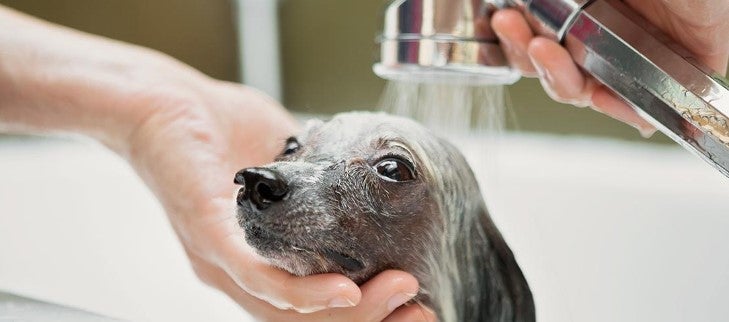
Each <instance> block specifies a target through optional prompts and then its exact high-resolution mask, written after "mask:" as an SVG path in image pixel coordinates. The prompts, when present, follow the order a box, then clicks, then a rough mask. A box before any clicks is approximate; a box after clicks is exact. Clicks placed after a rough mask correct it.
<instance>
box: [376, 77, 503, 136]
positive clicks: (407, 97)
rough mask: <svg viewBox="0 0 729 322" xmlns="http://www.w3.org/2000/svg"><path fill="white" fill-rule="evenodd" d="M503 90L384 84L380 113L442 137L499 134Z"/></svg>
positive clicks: (405, 83) (412, 83) (400, 82)
mask: <svg viewBox="0 0 729 322" xmlns="http://www.w3.org/2000/svg"><path fill="white" fill-rule="evenodd" d="M504 92H505V90H504V86H501V85H495V86H493V85H492V86H472V85H464V84H451V83H417V82H406V81H388V82H387V85H386V86H385V90H384V91H383V93H382V97H381V99H380V109H381V110H382V111H385V112H388V113H391V114H395V115H400V116H407V117H410V118H412V119H415V120H416V121H418V122H420V123H421V124H423V125H425V126H426V127H428V128H429V129H431V130H432V131H434V132H435V133H437V134H439V135H441V136H445V137H449V138H450V137H452V136H463V135H470V134H483V133H482V132H499V131H501V130H503V127H504V123H505V117H504V108H505V106H506V102H505V95H504Z"/></svg>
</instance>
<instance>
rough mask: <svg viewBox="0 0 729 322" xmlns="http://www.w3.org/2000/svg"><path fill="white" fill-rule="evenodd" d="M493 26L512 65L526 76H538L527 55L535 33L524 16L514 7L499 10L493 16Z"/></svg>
mask: <svg viewBox="0 0 729 322" xmlns="http://www.w3.org/2000/svg"><path fill="white" fill-rule="evenodd" d="M491 27H492V28H493V29H494V32H496V36H497V37H499V41H500V43H501V47H502V49H503V50H504V54H505V55H506V59H507V60H509V63H510V64H511V66H513V67H514V68H516V69H518V70H519V71H520V72H521V73H522V75H524V76H529V77H534V76H536V75H537V74H536V70H535V69H534V66H532V62H531V60H530V59H529V56H528V55H527V48H528V46H529V41H531V40H532V38H534V34H533V33H532V30H531V28H529V24H528V23H527V21H526V19H524V16H523V15H522V14H521V13H519V12H518V11H516V10H513V9H502V10H498V11H496V13H494V15H493V17H492V18H491Z"/></svg>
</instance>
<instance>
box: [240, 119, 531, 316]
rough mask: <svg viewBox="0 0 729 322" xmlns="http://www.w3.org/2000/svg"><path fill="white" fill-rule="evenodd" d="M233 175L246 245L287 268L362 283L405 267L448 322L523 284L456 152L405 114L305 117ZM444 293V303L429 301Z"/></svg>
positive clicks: (466, 169) (469, 173)
mask: <svg viewBox="0 0 729 322" xmlns="http://www.w3.org/2000/svg"><path fill="white" fill-rule="evenodd" d="M235 182H236V183H238V184H241V185H243V188H241V189H240V191H239V193H238V199H237V200H238V219H239V223H240V225H241V226H242V227H243V228H244V229H245V233H246V240H247V241H248V243H249V244H250V245H251V246H252V247H253V248H255V249H256V251H257V252H258V253H259V254H260V255H262V256H263V257H265V258H267V259H268V260H270V262H271V263H272V264H273V265H275V266H277V267H280V268H282V269H284V270H287V271H289V272H291V273H293V274H296V275H309V274H316V273H325V272H335V273H341V274H344V275H346V276H348V277H350V278H351V279H352V280H354V281H355V282H357V283H362V282H364V281H366V280H367V279H369V278H370V277H372V276H373V275H375V274H376V273H378V272H380V271H383V270H385V269H389V268H395V269H402V270H405V271H408V272H411V273H413V274H414V275H415V276H416V277H417V278H418V279H419V280H420V282H421V287H422V288H423V289H424V290H425V294H423V295H424V296H423V297H424V299H423V300H424V301H426V302H428V303H429V304H430V305H432V306H435V309H436V310H437V311H438V312H439V315H440V316H441V318H443V317H446V318H447V319H451V318H453V319H462V318H465V317H474V314H475V315H476V316H481V315H479V313H464V312H465V311H467V310H472V309H473V308H472V307H478V306H480V305H482V304H483V301H485V299H484V297H485V296H486V295H487V294H486V293H493V294H494V295H492V296H490V299H488V300H489V301H491V302H493V301H497V302H498V301H503V299H500V298H501V297H503V296H504V295H503V294H502V293H504V292H506V293H514V291H513V290H511V288H513V287H512V284H513V283H512V282H513V281H512V278H514V277H516V279H517V280H518V281H517V283H518V282H521V281H523V277H522V276H521V271H519V269H518V266H516V264H515V262H514V260H513V256H512V255H511V252H510V251H509V249H508V247H506V245H505V244H504V243H503V240H502V239H501V236H500V235H499V233H498V231H497V230H496V228H495V227H494V226H493V223H492V222H491V220H490V218H489V217H488V214H487V213H486V210H485V207H484V203H483V200H482V197H481V194H480V192H479V190H478V185H477V183H476V181H475V179H474V177H473V174H472V172H471V170H470V168H469V167H468V165H467V163H466V162H465V160H464V159H463V157H462V156H461V155H460V153H458V152H457V150H456V149H455V148H454V147H453V146H452V145H450V144H449V143H447V142H446V141H444V140H442V139H440V138H438V137H436V136H433V135H432V134H430V133H429V132H428V131H427V130H426V129H425V128H423V127H422V126H420V125H419V124H417V123H415V122H413V121H411V120H408V119H404V118H399V117H394V116H389V115H385V114H373V113H346V114H340V115H338V116H336V117H334V118H333V119H332V120H331V121H329V122H327V123H322V122H310V123H309V124H308V126H307V128H306V130H305V131H304V133H302V134H301V135H300V136H298V137H292V138H290V139H288V140H287V141H286V144H285V148H284V149H283V152H282V153H281V155H280V156H279V157H278V158H277V159H276V160H275V162H273V163H271V164H269V165H267V166H265V167H257V168H248V169H244V170H241V171H240V172H238V173H237V174H236V177H235ZM493 258H497V259H498V260H496V261H494V260H492V259H493ZM512 262H513V265H507V266H514V267H507V268H504V263H507V264H509V263H512ZM514 269H515V270H516V272H513V271H514ZM505 270H506V272H505ZM489 271H493V272H494V273H493V274H492V276H484V274H489ZM497 271H498V272H497ZM515 274H516V275H518V276H516V275H515ZM495 275H499V276H497V277H495ZM502 275H503V276H502ZM519 278H521V280H519ZM461 279H477V280H470V281H462V280H461ZM481 280H483V281H481ZM464 283H477V285H478V286H477V288H481V287H490V288H492V289H493V290H492V291H493V292H491V290H480V289H476V290H468V289H467V288H465V286H463V285H464ZM484 283H485V284H488V285H485V284H484ZM523 284H524V285H523V286H526V282H525V281H524V282H523ZM517 286H518V288H519V290H517V292H516V293H519V294H517V295H520V294H521V293H523V290H522V287H521V285H517ZM445 288H448V290H447V291H446V293H450V295H448V294H445V295H444V296H450V297H451V299H450V300H443V299H435V298H434V297H438V296H439V295H437V294H434V293H437V292H436V291H435V290H439V291H445ZM526 292H528V288H527V289H526ZM458 293H463V294H461V295H459V294H458ZM474 293H477V294H479V296H473V294H474ZM482 293H484V294H483V295H484V296H480V295H482ZM497 297H498V298H497ZM460 298H462V299H463V300H462V301H460V303H459V299H460ZM529 300H531V297H529ZM471 302H473V303H471ZM499 303H500V304H498V305H502V306H503V303H501V302H499ZM488 304H493V303H488ZM515 305H516V304H515ZM516 306H518V305H516ZM516 309H517V308H516V307H514V305H512V306H509V308H507V311H510V312H511V316H514V314H513V313H514V310H516ZM481 310H483V309H481ZM532 310H533V309H532ZM492 313H493V312H492ZM507 314H509V313H508V312H507ZM448 317H450V318H448Z"/></svg>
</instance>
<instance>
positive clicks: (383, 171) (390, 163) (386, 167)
mask: <svg viewBox="0 0 729 322" xmlns="http://www.w3.org/2000/svg"><path fill="white" fill-rule="evenodd" d="M375 171H377V174H379V175H380V177H383V178H385V179H386V180H389V181H410V180H413V179H415V175H413V169H412V168H411V167H410V165H408V164H407V163H405V162H404V161H402V160H398V159H395V158H387V159H384V160H382V161H380V162H377V164H375Z"/></svg>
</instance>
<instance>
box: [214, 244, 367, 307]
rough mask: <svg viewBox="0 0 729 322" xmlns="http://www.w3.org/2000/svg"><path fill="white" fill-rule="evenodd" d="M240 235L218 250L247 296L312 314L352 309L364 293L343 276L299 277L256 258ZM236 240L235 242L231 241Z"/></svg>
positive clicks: (221, 259) (227, 269)
mask: <svg viewBox="0 0 729 322" xmlns="http://www.w3.org/2000/svg"><path fill="white" fill-rule="evenodd" d="M238 238H242V237H239V236H233V237H232V238H228V239H229V242H228V243H225V244H224V245H221V246H220V247H217V248H216V249H219V250H221V251H222V252H223V253H221V256H220V257H219V263H218V264H219V265H220V266H221V267H222V268H223V269H224V270H225V271H226V272H227V274H228V275H230V277H231V278H232V279H233V280H234V281H235V282H236V284H238V286H239V287H240V288H242V289H243V291H245V292H246V293H248V294H250V295H252V296H255V297H256V298H258V299H261V300H263V301H266V302H268V303H270V304H271V305H273V306H275V307H277V308H279V309H293V310H295V311H298V312H303V313H310V312H316V311H319V310H323V309H326V308H335V307H351V306H355V305H356V304H357V303H359V301H360V298H361V296H362V294H361V293H360V289H359V287H358V286H357V284H355V283H354V282H353V281H352V280H350V279H349V278H347V277H346V276H344V275H340V274H318V275H310V276H303V277H298V276H294V275H291V274H290V273H288V272H285V271H283V270H280V269H277V268H275V267H273V266H271V265H270V264H269V263H267V262H266V261H265V260H263V259H261V258H259V257H258V256H256V255H255V254H254V253H253V251H252V250H251V249H250V248H249V247H248V246H247V245H246V244H245V242H242V243H240V242H236V241H237V239H238ZM231 239H233V240H231Z"/></svg>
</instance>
